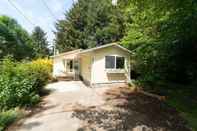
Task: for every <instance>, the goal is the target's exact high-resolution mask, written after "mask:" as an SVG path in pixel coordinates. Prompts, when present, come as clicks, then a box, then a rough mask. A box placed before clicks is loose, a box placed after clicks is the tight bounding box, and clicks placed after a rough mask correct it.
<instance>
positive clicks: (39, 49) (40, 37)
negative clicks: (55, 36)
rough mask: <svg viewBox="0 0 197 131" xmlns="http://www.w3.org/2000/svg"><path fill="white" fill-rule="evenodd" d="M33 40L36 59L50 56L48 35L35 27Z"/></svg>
mask: <svg viewBox="0 0 197 131" xmlns="http://www.w3.org/2000/svg"><path fill="white" fill-rule="evenodd" d="M32 40H33V44H34V45H33V46H34V50H35V52H36V57H46V56H49V53H50V50H49V48H48V41H47V37H46V33H45V32H44V31H43V30H42V29H41V28H40V27H39V26H37V27H35V28H34V30H33V33H32Z"/></svg>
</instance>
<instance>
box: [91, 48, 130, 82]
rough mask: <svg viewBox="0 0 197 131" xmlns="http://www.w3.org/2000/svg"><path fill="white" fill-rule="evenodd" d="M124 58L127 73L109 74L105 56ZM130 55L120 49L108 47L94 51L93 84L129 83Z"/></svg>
mask: <svg viewBox="0 0 197 131" xmlns="http://www.w3.org/2000/svg"><path fill="white" fill-rule="evenodd" d="M107 55H110V56H111V55H114V56H123V57H125V71H126V73H112V74H110V73H107V71H106V69H105V56H107ZM129 57H130V55H129V53H127V52H125V51H123V50H122V49H120V48H118V47H114V46H112V47H107V48H103V49H100V50H97V51H94V61H93V63H92V83H93V84H99V83H114V82H127V81H129V80H130V76H129V75H130V73H129V70H130V64H129V63H130V62H129V59H130V58H129Z"/></svg>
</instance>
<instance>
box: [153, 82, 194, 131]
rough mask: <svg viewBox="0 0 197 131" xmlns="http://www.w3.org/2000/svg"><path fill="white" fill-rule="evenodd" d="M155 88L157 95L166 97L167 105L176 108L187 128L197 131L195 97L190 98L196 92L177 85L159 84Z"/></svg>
mask: <svg viewBox="0 0 197 131" xmlns="http://www.w3.org/2000/svg"><path fill="white" fill-rule="evenodd" d="M156 87H157V88H156V92H157V93H158V92H159V93H161V94H162V95H165V96H167V101H166V102H167V104H169V105H170V106H172V107H174V108H176V109H177V111H179V112H180V114H181V116H182V117H183V118H185V119H186V120H187V121H188V126H189V127H191V128H192V130H193V131H197V96H195V97H194V95H193V96H192V94H194V92H196V91H194V90H192V87H190V86H183V85H177V84H159V85H157V86H156ZM158 87H160V88H158ZM153 89H154V88H153ZM193 89H194V88H193Z"/></svg>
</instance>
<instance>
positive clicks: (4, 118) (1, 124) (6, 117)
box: [0, 109, 21, 131]
mask: <svg viewBox="0 0 197 131" xmlns="http://www.w3.org/2000/svg"><path fill="white" fill-rule="evenodd" d="M20 116H21V113H20V112H19V111H18V109H12V110H8V111H3V112H0V131H4V129H5V128H6V127H7V126H8V125H10V124H11V123H12V122H14V121H15V120H16V119H18V118H19V117H20Z"/></svg>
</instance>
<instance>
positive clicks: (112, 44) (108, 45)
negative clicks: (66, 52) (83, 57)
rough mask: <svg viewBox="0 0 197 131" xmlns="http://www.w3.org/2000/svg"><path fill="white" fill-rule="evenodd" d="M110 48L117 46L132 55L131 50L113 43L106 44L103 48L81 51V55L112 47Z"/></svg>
mask: <svg viewBox="0 0 197 131" xmlns="http://www.w3.org/2000/svg"><path fill="white" fill-rule="evenodd" d="M110 46H116V47H118V48H120V49H122V50H124V51H126V52H128V53H132V52H131V51H130V50H128V49H126V48H124V47H123V46H121V45H119V44H117V43H111V44H106V45H103V46H98V47H94V48H90V49H86V50H83V51H81V52H80V53H79V54H84V53H88V52H92V51H94V50H98V49H103V48H106V47H110Z"/></svg>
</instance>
